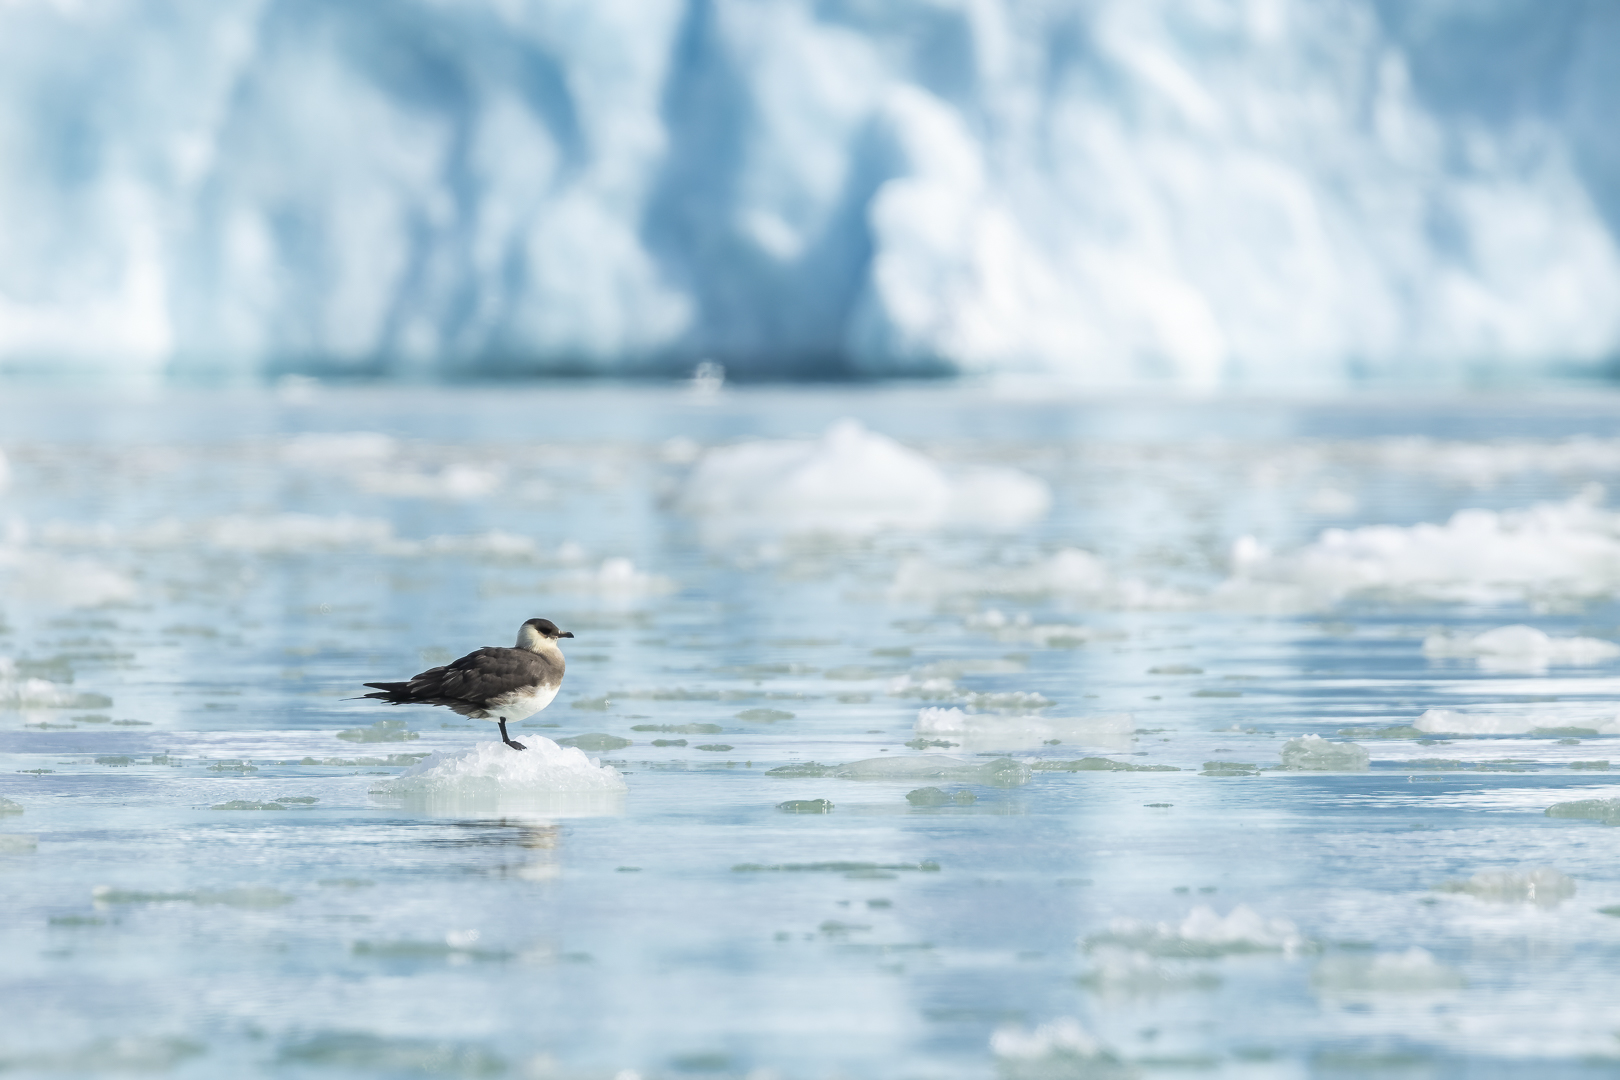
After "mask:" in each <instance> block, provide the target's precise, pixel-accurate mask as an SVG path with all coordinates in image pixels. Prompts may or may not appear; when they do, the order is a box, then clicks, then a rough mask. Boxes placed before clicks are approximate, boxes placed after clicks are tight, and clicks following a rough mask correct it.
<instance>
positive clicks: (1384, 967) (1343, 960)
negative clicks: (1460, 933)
mask: <svg viewBox="0 0 1620 1080" xmlns="http://www.w3.org/2000/svg"><path fill="white" fill-rule="evenodd" d="M1311 985H1312V986H1313V987H1315V988H1316V989H1317V990H1318V991H1322V992H1326V993H1341V994H1346V993H1350V994H1353V993H1406V994H1421V993H1433V992H1435V991H1437V990H1456V989H1460V988H1461V987H1463V986H1466V985H1467V980H1466V979H1464V978H1463V977H1462V973H1461V972H1459V971H1457V970H1455V969H1454V968H1449V967H1447V966H1446V965H1444V964H1442V963H1440V961H1438V960H1436V959H1435V958H1434V954H1433V953H1431V952H1429V951H1428V950H1427V949H1422V948H1419V947H1418V946H1416V945H1414V946H1412V947H1411V948H1410V949H1407V950H1406V951H1405V952H1399V953H1376V954H1374V955H1372V956H1355V955H1340V956H1329V957H1326V958H1325V959H1323V960H1322V962H1321V963H1319V964H1317V965H1316V970H1315V971H1314V972H1312V973H1311Z"/></svg>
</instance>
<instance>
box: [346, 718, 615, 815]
mask: <svg viewBox="0 0 1620 1080" xmlns="http://www.w3.org/2000/svg"><path fill="white" fill-rule="evenodd" d="M523 738H524V745H525V746H526V747H527V748H528V749H527V750H525V751H524V752H523V753H515V752H514V751H513V750H512V748H511V747H509V746H507V745H505V744H504V743H500V742H480V743H477V744H475V745H474V746H472V747H471V748H470V749H466V750H460V751H455V752H441V753H437V754H432V755H429V756H428V757H426V758H424V759H423V760H422V761H420V762H418V763H417V764H416V765H414V766H412V767H411V768H409V769H406V770H405V771H404V772H403V773H401V774H400V775H399V776H396V777H394V778H392V779H390V780H385V781H383V782H382V783H380V784H378V785H377V786H375V787H373V788H372V789H371V794H373V795H377V796H383V797H384V798H386V799H389V800H398V801H400V802H402V803H404V804H405V805H407V806H410V807H413V808H420V809H426V810H430V811H443V812H448V813H454V812H458V811H462V810H470V809H471V810H477V809H485V810H504V809H512V810H514V811H529V812H533V813H539V814H544V815H546V816H555V817H566V816H577V815H594V814H603V813H616V812H617V811H618V809H619V807H620V803H621V802H622V797H623V794H624V792H625V783H624V777H622V776H620V775H619V771H618V770H617V769H615V768H613V767H612V766H611V765H602V764H600V763H598V762H597V761H594V760H592V759H591V758H589V757H587V756H586V755H585V752H584V751H583V750H580V749H578V748H577V747H572V746H568V747H564V746H558V745H557V744H556V743H554V742H552V741H551V740H550V739H548V738H546V737H545V736H543V735H530V734H525V735H524V736H523Z"/></svg>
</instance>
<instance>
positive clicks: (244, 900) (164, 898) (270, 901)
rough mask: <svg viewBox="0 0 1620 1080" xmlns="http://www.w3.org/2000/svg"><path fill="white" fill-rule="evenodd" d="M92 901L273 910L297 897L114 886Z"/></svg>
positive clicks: (256, 890)
mask: <svg viewBox="0 0 1620 1080" xmlns="http://www.w3.org/2000/svg"><path fill="white" fill-rule="evenodd" d="M90 895H91V898H92V899H93V900H94V901H95V902H96V903H98V904H176V903H179V904H199V905H210V904H221V905H224V906H226V907H240V908H272V907H281V906H282V905H284V904H290V903H292V902H293V899H294V898H293V897H291V896H289V895H287V894H286V893H284V892H282V891H280V890H279V889H271V888H265V887H263V886H257V887H249V888H243V889H222V890H219V891H217V892H216V891H211V890H206V889H187V890H185V891H183V892H145V891H143V890H140V889H115V888H113V887H112V886H110V885H97V886H96V887H95V888H94V889H92V890H91V893H90Z"/></svg>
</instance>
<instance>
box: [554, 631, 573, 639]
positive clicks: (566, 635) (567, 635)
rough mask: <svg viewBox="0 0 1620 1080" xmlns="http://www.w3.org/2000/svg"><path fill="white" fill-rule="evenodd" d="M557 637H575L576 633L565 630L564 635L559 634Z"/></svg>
mask: <svg viewBox="0 0 1620 1080" xmlns="http://www.w3.org/2000/svg"><path fill="white" fill-rule="evenodd" d="M557 636H558V637H573V636H574V632H573V631H572V630H564V631H563V632H562V633H560V634H558V635H557Z"/></svg>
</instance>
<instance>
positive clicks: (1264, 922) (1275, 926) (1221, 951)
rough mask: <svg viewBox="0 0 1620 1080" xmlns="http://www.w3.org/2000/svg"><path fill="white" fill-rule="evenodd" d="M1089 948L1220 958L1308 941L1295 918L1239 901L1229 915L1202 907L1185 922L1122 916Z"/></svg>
mask: <svg viewBox="0 0 1620 1080" xmlns="http://www.w3.org/2000/svg"><path fill="white" fill-rule="evenodd" d="M1082 944H1084V945H1085V946H1086V948H1088V949H1093V948H1096V947H1098V946H1104V945H1115V946H1124V947H1126V948H1130V949H1136V950H1138V951H1140V952H1144V953H1148V954H1150V955H1152V956H1165V957H1178V956H1179V957H1193V958H1197V957H1216V956H1227V955H1232V954H1239V953H1255V952H1281V953H1295V952H1298V951H1299V950H1300V949H1302V948H1304V947H1305V945H1306V944H1307V942H1306V940H1305V938H1303V937H1302V936H1300V933H1299V930H1298V929H1297V928H1296V927H1295V926H1294V924H1293V923H1292V922H1290V921H1289V920H1288V919H1284V918H1273V919H1268V918H1266V917H1264V916H1262V915H1261V914H1260V913H1259V912H1257V911H1255V910H1254V909H1253V908H1251V907H1250V906H1249V905H1247V904H1239V905H1238V906H1237V907H1235V908H1233V909H1232V910H1231V912H1230V913H1229V914H1227V915H1226V916H1225V917H1222V916H1220V915H1217V914H1215V911H1214V909H1213V908H1209V907H1205V906H1202V905H1200V906H1199V907H1196V908H1194V909H1193V910H1192V911H1190V912H1188V913H1187V916H1186V918H1184V919H1182V920H1181V922H1179V923H1168V922H1160V923H1150V922H1144V921H1142V920H1139V919H1131V918H1118V919H1115V920H1114V921H1113V923H1111V924H1110V926H1109V928H1108V932H1107V933H1104V934H1098V935H1095V936H1093V937H1090V938H1087V939H1086V940H1085V941H1084V942H1083V943H1082Z"/></svg>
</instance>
